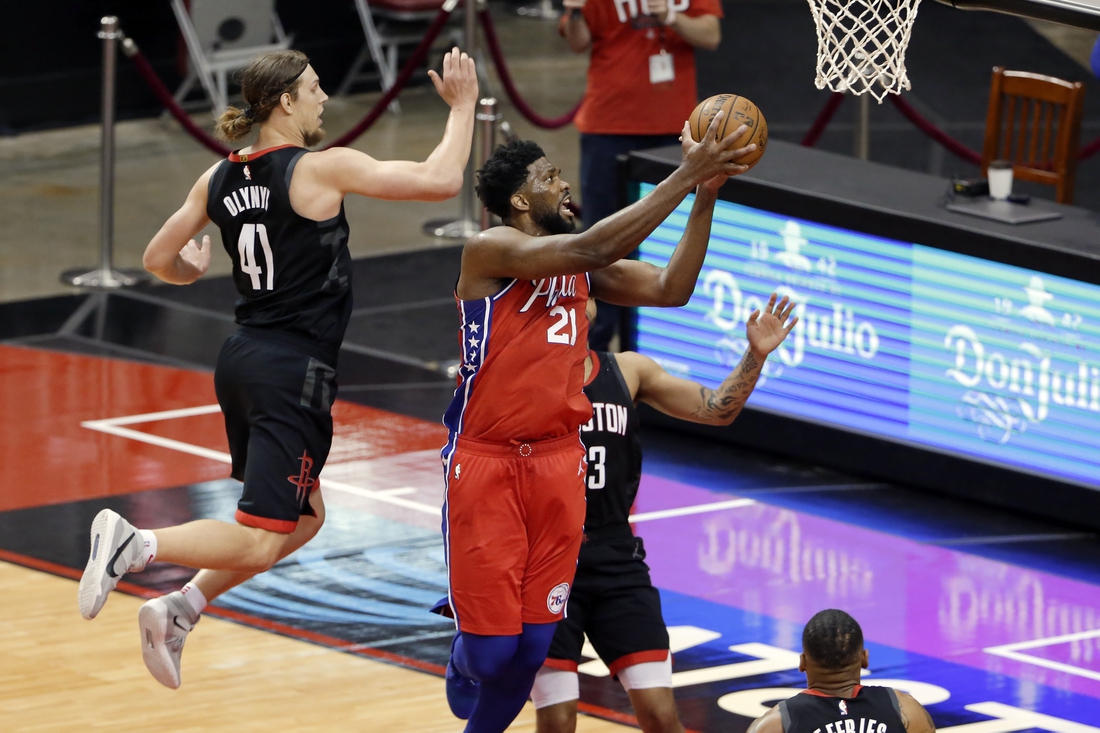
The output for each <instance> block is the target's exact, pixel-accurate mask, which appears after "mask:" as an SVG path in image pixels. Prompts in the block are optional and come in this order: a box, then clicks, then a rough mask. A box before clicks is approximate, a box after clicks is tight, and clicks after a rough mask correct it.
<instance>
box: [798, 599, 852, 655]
mask: <svg viewBox="0 0 1100 733" xmlns="http://www.w3.org/2000/svg"><path fill="white" fill-rule="evenodd" d="M861 651H863V629H861V628H860V627H859V623H857V622H856V620H855V619H854V618H852V617H851V616H849V615H848V614H847V613H845V612H844V611H841V610H839V609H836V608H827V609H825V610H824V611H819V612H818V613H815V614H814V617H813V618H811V619H810V620H809V621H808V622H807V623H806V628H804V629H803V630H802V652H803V653H804V654H805V655H806V656H808V657H809V658H810V659H812V660H814V661H815V662H816V663H817V664H819V665H821V666H822V667H824V668H825V669H830V670H833V669H843V668H844V667H847V666H849V665H851V664H854V663H855V662H856V661H857V660H858V659H859V653H860V652H861Z"/></svg>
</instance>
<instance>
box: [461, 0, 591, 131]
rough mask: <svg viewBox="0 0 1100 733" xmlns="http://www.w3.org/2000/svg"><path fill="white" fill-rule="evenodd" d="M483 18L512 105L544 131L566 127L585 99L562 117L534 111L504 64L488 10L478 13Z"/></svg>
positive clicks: (487, 38)
mask: <svg viewBox="0 0 1100 733" xmlns="http://www.w3.org/2000/svg"><path fill="white" fill-rule="evenodd" d="M478 15H479V16H481V27H482V28H483V29H484V30H485V42H486V45H488V46H489V54H490V55H491V56H492V57H493V63H494V64H495V65H496V67H497V74H499V75H500V82H501V84H503V85H504V91H505V92H507V93H508V98H509V99H511V100H512V104H514V105H515V106H516V109H518V110H519V112H520V114H522V115H523V116H524V117H526V118H527V121H528V122H530V123H531V124H532V125H534V126H535V127H541V128H543V129H544V130H556V129H558V128H559V127H565V126H566V125H568V124H569V123H570V122H572V121H573V118H574V117H576V116H577V110H579V109H580V108H581V104H583V103H584V98H583V97H582V98H581V101H580V102H577V106H576V107H574V108H573V109H571V110H569V111H568V112H566V113H565V114H563V115H562V116H561V117H543V116H542V115H540V114H539V113H538V112H536V111H535V110H534V109H532V108H531V105H529V104H527V102H526V101H524V99H523V97H521V96H520V94H519V90H518V89H516V85H515V82H513V81H512V75H511V73H509V71H508V66H507V65H506V64H505V62H504V54H503V53H502V52H501V50H500V43H499V42H498V41H497V32H496V28H494V27H493V18H492V16H490V15H489V11H488V10H482V11H479V12H478Z"/></svg>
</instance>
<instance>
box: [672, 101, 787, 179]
mask: <svg viewBox="0 0 1100 733" xmlns="http://www.w3.org/2000/svg"><path fill="white" fill-rule="evenodd" d="M722 110H725V112H726V116H725V119H724V120H722V124H721V125H720V126H719V128H718V139H719V140H721V139H722V138H724V137H725V136H726V135H728V134H730V133H731V132H733V131H734V130H736V129H737V128H738V127H740V126H741V125H748V128H749V129H748V130H746V131H745V134H743V135H742V136H741V137H739V138H738V139H737V141H736V142H734V144H733V147H734V148H743V147H745V146H746V145H748V144H750V143H756V150H754V151H753V152H751V153H749V154H748V155H747V156H745V157H744V158H742V159H740V160H738V161H737V162H738V163H740V164H742V165H747V166H748V167H749V168H752V167H753V166H754V165H756V163H757V162H758V161H759V160H760V158H761V156H763V155H764V149H765V148H767V147H768V122H767V120H765V119H764V115H763V114H762V113H761V112H760V108H759V107H757V106H756V105H755V104H753V103H752V101H751V100H750V99H749V98H748V97H742V96H739V95H737V94H715V95H714V96H713V97H708V98H707V99H704V100H703V101H702V102H700V103H699V106H697V107H696V108H695V109H694V111H692V113H691V117H689V118H688V123H689V124H690V125H691V137H692V139H694V140H695V142H699V141H700V140H702V139H703V134H704V133H705V132H706V131H707V127H708V126H709V125H710V121H711V120H713V119H714V116H715V115H716V114H718V113H719V112H720V111H722Z"/></svg>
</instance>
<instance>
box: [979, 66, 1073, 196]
mask: <svg viewBox="0 0 1100 733" xmlns="http://www.w3.org/2000/svg"><path fill="white" fill-rule="evenodd" d="M1084 97H1085V87H1084V85H1083V84H1082V83H1081V82H1069V81H1064V80H1062V79H1055V78H1054V77H1052V76H1043V75H1041V74H1030V73H1028V72H1026V71H1005V70H1004V69H1002V68H1001V67H999V66H996V67H994V68H993V85H992V87H991V88H990V90H989V112H988V115H987V117H986V122H985V147H984V150H983V151H982V175H983V176H985V175H988V170H989V164H990V162H991V161H994V160H1007V161H1010V162H1011V163H1012V175H1013V178H1016V179H1019V180H1024V181H1034V182H1037V183H1046V184H1049V185H1052V186H1054V187H1055V198H1056V199H1057V201H1058V203H1060V204H1072V203H1073V184H1074V179H1075V177H1076V174H1077V146H1078V143H1079V141H1080V137H1081V114H1082V112H1083V111H1084ZM1052 140H1053V145H1052Z"/></svg>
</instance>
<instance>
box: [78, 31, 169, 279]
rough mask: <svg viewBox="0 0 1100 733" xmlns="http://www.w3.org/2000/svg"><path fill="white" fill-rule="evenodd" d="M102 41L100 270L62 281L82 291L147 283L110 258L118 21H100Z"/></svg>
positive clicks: (142, 275) (81, 271)
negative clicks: (118, 268) (121, 267)
mask: <svg viewBox="0 0 1100 733" xmlns="http://www.w3.org/2000/svg"><path fill="white" fill-rule="evenodd" d="M98 35H99V38H101V39H103V132H102V144H101V149H100V164H99V165H100V169H99V267H98V268H97V269H95V270H91V271H88V270H85V269H77V270H66V271H65V272H63V273H61V282H63V283H68V284H70V285H76V286H78V287H84V288H122V287H129V286H131V285H136V284H137V283H139V282H141V281H143V280H146V279H147V278H148V275H146V273H145V272H143V271H140V270H125V271H124V270H116V269H114V266H113V262H112V258H113V249H114V235H115V231H114V229H115V211H114V209H115V66H116V61H117V58H118V54H117V46H116V43H117V41H118V39H120V38H122V37H123V34H122V31H120V30H119V28H118V18H116V17H115V16H113V15H108V16H105V17H104V18H103V19H102V20H100V30H99V34H98Z"/></svg>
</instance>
